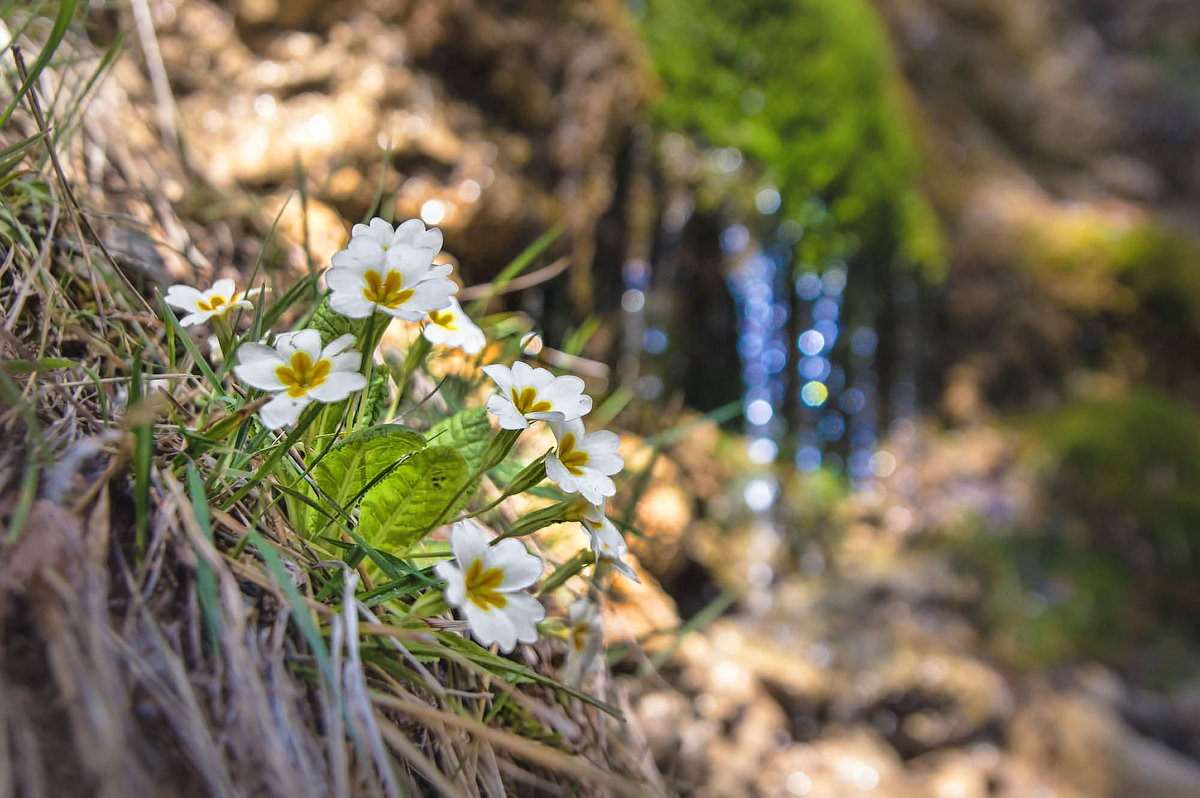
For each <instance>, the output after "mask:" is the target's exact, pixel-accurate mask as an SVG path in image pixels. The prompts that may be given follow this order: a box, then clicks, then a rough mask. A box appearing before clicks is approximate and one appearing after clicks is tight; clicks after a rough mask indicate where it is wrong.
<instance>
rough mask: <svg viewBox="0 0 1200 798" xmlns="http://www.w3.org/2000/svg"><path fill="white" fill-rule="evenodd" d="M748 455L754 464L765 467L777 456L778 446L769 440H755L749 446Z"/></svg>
mask: <svg viewBox="0 0 1200 798" xmlns="http://www.w3.org/2000/svg"><path fill="white" fill-rule="evenodd" d="M748 454H749V456H750V459H751V460H752V461H754V462H755V463H758V464H759V465H766V464H767V463H771V462H774V460H775V458H776V457H777V456H778V455H779V446H778V445H777V444H776V443H775V441H773V440H771V439H770V438H757V439H756V440H754V441H753V442H752V443H751V444H750V446H749V449H748Z"/></svg>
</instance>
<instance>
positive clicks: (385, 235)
mask: <svg viewBox="0 0 1200 798" xmlns="http://www.w3.org/2000/svg"><path fill="white" fill-rule="evenodd" d="M355 226H356V227H357V226H358V225H355ZM368 230H369V233H368V235H369V236H370V237H371V238H372V239H374V240H375V241H378V242H379V243H380V244H386V245H387V246H389V247H390V246H391V245H392V238H393V237H394V234H393V232H392V226H391V225H390V224H388V223H387V222H385V221H384V220H383V219H380V218H379V217H378V216H376V217H375V218H374V219H372V220H371V224H370V227H369V228H368Z"/></svg>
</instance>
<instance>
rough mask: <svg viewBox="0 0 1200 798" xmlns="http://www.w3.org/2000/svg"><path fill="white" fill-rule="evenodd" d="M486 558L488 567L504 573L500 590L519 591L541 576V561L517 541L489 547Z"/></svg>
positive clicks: (503, 542) (508, 541) (507, 541)
mask: <svg viewBox="0 0 1200 798" xmlns="http://www.w3.org/2000/svg"><path fill="white" fill-rule="evenodd" d="M486 558H487V559H486V561H485V562H486V564H487V566H488V567H492V566H495V567H498V568H500V569H502V570H503V571H504V580H503V581H502V582H501V583H500V590H506V591H507V590H520V589H521V588H524V587H528V586H529V585H532V584H533V583H534V582H536V581H537V580H538V578H539V577H541V575H542V561H541V560H540V559H539V558H538V557H535V556H534V555H532V554H530V553H529V552H528V550H526V548H525V546H524V544H523V543H521V541H519V540H513V539H511V538H510V539H508V540H502V541H500V542H499V543H497V544H496V545H495V546H489V547H488V551H487V555H486Z"/></svg>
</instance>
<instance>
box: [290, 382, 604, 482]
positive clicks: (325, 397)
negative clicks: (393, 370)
mask: <svg viewBox="0 0 1200 798" xmlns="http://www.w3.org/2000/svg"><path fill="white" fill-rule="evenodd" d="M366 387H367V378H366V377H364V376H363V375H362V374H359V373H358V372H357V371H354V372H345V371H335V372H333V373H332V374H330V375H329V376H328V377H327V378H326V379H325V382H323V383H321V384H320V385H318V386H316V387H315V388H309V389H308V395H309V396H311V397H312V398H313V399H316V400H317V401H318V402H340V401H342V400H343V399H345V398H346V397H347V396H349V395H350V394H352V393H354V392H355V391H361V390H362V389H363V388H366ZM605 479H608V477H605ZM609 481H610V482H611V481H612V480H609ZM614 492H615V490H614Z"/></svg>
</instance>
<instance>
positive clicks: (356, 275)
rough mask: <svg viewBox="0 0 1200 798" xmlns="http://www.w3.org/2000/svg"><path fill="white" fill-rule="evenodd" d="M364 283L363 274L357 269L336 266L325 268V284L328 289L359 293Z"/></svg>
mask: <svg viewBox="0 0 1200 798" xmlns="http://www.w3.org/2000/svg"><path fill="white" fill-rule="evenodd" d="M365 284H366V283H365V282H364V281H363V274H362V272H360V271H359V270H358V269H349V268H345V267H338V268H333V269H326V270H325V285H326V286H328V287H329V290H330V291H350V292H355V291H357V292H358V293H360V294H361V293H362V288H363V286H364V285H365Z"/></svg>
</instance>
